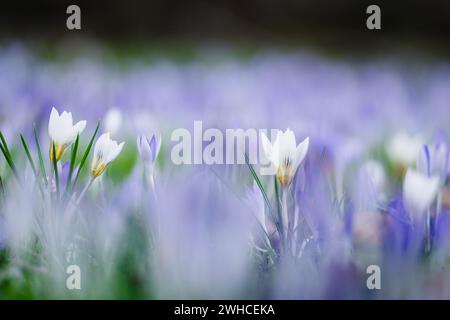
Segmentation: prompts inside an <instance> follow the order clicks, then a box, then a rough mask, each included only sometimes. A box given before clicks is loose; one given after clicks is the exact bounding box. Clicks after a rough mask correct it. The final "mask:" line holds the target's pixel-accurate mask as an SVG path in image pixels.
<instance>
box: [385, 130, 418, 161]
mask: <svg viewBox="0 0 450 320" xmlns="http://www.w3.org/2000/svg"><path fill="white" fill-rule="evenodd" d="M422 145H423V138H422V137H421V136H419V135H415V136H411V135H409V134H407V133H406V132H400V133H397V134H396V135H394V136H393V137H392V138H391V139H390V140H389V142H388V143H387V145H386V153H387V155H388V157H389V158H390V159H391V160H392V161H393V162H394V163H395V164H397V165H398V166H399V167H400V168H403V169H406V167H408V166H409V165H411V164H412V163H414V161H416V158H417V155H418V154H419V150H420V148H421V147H422Z"/></svg>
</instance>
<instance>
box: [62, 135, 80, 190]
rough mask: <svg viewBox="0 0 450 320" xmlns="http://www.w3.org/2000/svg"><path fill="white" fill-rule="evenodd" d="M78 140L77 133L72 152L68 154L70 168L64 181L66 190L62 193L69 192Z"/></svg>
mask: <svg viewBox="0 0 450 320" xmlns="http://www.w3.org/2000/svg"><path fill="white" fill-rule="evenodd" d="M79 142H80V135H79V134H78V135H77V139H76V140H75V143H74V144H73V145H72V152H71V154H70V168H69V176H68V178H67V183H66V190H65V191H64V194H67V193H68V192H69V189H70V186H71V182H72V175H73V169H74V167H75V161H76V159H77V151H78V144H79Z"/></svg>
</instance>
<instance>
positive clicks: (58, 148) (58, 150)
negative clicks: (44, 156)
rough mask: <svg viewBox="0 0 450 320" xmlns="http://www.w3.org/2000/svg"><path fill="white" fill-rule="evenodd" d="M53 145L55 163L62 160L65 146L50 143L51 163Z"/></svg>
mask: <svg viewBox="0 0 450 320" xmlns="http://www.w3.org/2000/svg"><path fill="white" fill-rule="evenodd" d="M53 145H54V146H55V157H56V161H59V160H60V159H61V158H62V156H63V154H64V152H65V151H66V149H67V146H66V145H64V144H53V143H52V144H51V147H50V160H51V161H53Z"/></svg>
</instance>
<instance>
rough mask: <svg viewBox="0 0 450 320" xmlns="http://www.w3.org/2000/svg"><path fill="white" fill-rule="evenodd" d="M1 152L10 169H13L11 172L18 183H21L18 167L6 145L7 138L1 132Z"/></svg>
mask: <svg viewBox="0 0 450 320" xmlns="http://www.w3.org/2000/svg"><path fill="white" fill-rule="evenodd" d="M0 140H1V143H0V150H1V151H2V153H3V156H4V157H5V159H6V162H7V163H8V165H9V167H10V168H11V171H12V172H13V174H14V176H15V177H16V179H17V180H18V181H20V178H19V175H18V174H17V170H16V166H15V165H14V161H13V159H12V157H11V153H10V152H9V149H8V144H7V143H6V140H5V137H4V136H3V134H2V132H1V131H0Z"/></svg>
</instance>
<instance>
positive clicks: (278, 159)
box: [262, 128, 309, 187]
mask: <svg viewBox="0 0 450 320" xmlns="http://www.w3.org/2000/svg"><path fill="white" fill-rule="evenodd" d="M262 147H263V149H264V153H265V155H266V157H267V159H268V160H269V161H270V162H271V163H272V165H273V167H274V169H275V172H274V173H275V175H276V177H277V178H278V181H279V182H280V184H281V185H282V186H283V187H287V186H289V185H290V183H291V181H292V178H293V177H294V175H295V173H296V171H297V168H298V166H299V165H300V164H301V163H302V161H303V160H304V159H305V156H306V153H307V152H308V147H309V137H307V138H306V139H305V140H303V141H302V142H301V143H300V144H299V145H297V143H296V141H295V135H294V132H292V130H290V129H289V128H288V129H287V130H286V131H285V132H283V131H281V130H280V131H278V133H277V136H276V139H275V142H274V143H273V144H271V143H270V140H269V139H268V138H267V136H266V135H265V134H264V133H262Z"/></svg>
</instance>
